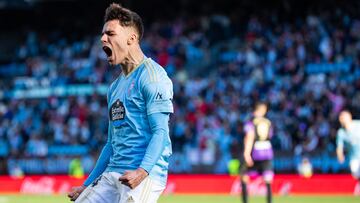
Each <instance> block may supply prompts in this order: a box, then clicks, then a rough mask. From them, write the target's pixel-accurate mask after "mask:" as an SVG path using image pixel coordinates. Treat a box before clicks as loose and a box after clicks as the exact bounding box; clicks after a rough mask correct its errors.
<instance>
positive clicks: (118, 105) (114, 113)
mask: <svg viewBox="0 0 360 203" xmlns="http://www.w3.org/2000/svg"><path fill="white" fill-rule="evenodd" d="M109 116H110V120H111V121H113V122H114V125H115V127H117V126H119V125H120V124H121V121H122V120H124V118H125V107H124V104H123V103H122V102H121V101H120V100H119V99H118V100H116V101H115V102H114V103H113V104H112V105H111V108H110V112H109Z"/></svg>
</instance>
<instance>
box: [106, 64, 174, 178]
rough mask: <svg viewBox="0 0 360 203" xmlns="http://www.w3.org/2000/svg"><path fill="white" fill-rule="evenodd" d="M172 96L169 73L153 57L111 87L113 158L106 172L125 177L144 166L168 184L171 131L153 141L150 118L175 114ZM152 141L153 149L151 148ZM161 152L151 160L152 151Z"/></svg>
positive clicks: (110, 119)
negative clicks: (124, 175)
mask: <svg viewBox="0 0 360 203" xmlns="http://www.w3.org/2000/svg"><path fill="white" fill-rule="evenodd" d="M172 97H173V85H172V82H171V80H170V79H169V77H168V76H167V73H166V71H165V70H164V69H163V68H162V67H161V66H160V65H159V64H157V63H156V62H154V61H153V60H152V59H150V58H146V59H144V61H143V62H142V63H141V64H140V65H139V66H138V67H137V68H136V69H134V70H133V71H132V72H131V73H129V74H128V75H127V76H125V75H124V74H121V75H120V76H119V77H118V79H117V80H115V81H114V82H113V83H112V84H111V86H110V88H109V92H108V110H109V133H108V136H109V138H108V139H109V141H110V142H111V146H112V155H111V157H110V161H109V164H108V166H107V168H106V171H107V172H118V173H121V174H123V173H124V171H125V170H135V169H137V168H139V167H142V168H144V169H145V170H146V171H147V172H148V173H149V175H150V177H152V178H154V179H156V180H158V181H160V182H161V183H163V184H165V183H166V180H167V171H168V158H169V156H170V155H171V153H172V149H171V141H170V138H169V132H168V130H167V132H166V133H165V134H166V136H164V137H165V138H164V139H160V140H154V141H151V138H152V136H153V134H152V132H151V128H150V127H151V126H150V124H149V122H150V121H149V115H152V114H155V113H167V114H169V113H173V105H172ZM166 125H167V123H166ZM150 142H152V144H151V147H152V148H153V149H148V146H149V144H150ZM154 146H155V147H154ZM159 149H161V150H162V152H160V153H158V154H160V155H159V156H160V157H151V156H152V151H153V150H155V151H156V150H159ZM155 154H156V153H155Z"/></svg>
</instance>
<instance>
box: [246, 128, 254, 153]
mask: <svg viewBox="0 0 360 203" xmlns="http://www.w3.org/2000/svg"><path fill="white" fill-rule="evenodd" d="M253 143H254V136H253V135H252V133H247V134H246V138H245V146H244V156H250V155H251V151H252V146H253Z"/></svg>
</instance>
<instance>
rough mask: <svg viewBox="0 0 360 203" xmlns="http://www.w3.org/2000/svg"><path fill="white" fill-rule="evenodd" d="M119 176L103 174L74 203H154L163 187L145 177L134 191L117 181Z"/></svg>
mask: <svg viewBox="0 0 360 203" xmlns="http://www.w3.org/2000/svg"><path fill="white" fill-rule="evenodd" d="M120 176H121V174H119V173H116V172H105V173H103V174H102V175H101V176H100V177H99V178H98V179H96V180H95V181H94V182H93V183H92V184H90V185H89V186H88V187H87V188H86V189H85V190H84V191H83V192H82V193H81V194H80V196H79V197H78V198H77V199H76V201H75V203H156V202H157V200H158V199H159V197H160V195H161V193H162V192H163V191H164V189H165V186H162V185H161V184H160V183H159V182H158V181H155V180H152V179H151V178H150V177H149V176H148V177H146V178H145V179H144V180H143V181H142V182H141V183H140V185H138V186H137V187H136V188H134V189H130V188H129V187H128V186H126V185H124V184H122V183H121V182H120V181H119V177H120Z"/></svg>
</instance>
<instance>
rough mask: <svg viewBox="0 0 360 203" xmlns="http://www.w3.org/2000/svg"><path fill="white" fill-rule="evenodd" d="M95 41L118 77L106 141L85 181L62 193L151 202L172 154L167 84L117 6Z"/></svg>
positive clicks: (139, 27) (132, 16) (136, 27)
mask: <svg viewBox="0 0 360 203" xmlns="http://www.w3.org/2000/svg"><path fill="white" fill-rule="evenodd" d="M104 21H105V24H104V27H103V30H102V37H101V43H102V47H103V50H104V52H105V53H106V55H107V60H108V62H109V64H110V65H112V66H115V65H120V66H121V69H122V73H121V75H120V76H119V77H118V78H117V79H116V80H115V81H114V82H113V83H112V84H111V85H110V88H109V91H108V95H107V101H108V111H109V127H108V141H107V143H106V145H105V146H104V148H103V150H102V152H101V154H100V156H99V158H98V161H97V163H96V165H95V167H94V169H93V170H92V172H91V173H90V175H89V177H88V178H87V180H86V181H85V182H84V183H83V185H82V186H80V187H75V188H73V189H72V191H71V192H70V193H69V194H68V196H69V197H70V199H71V200H73V201H75V202H78V203H88V202H92V203H97V202H101V203H115V202H116V203H118V202H119V203H123V202H124V203H125V202H135V203H153V202H157V200H158V198H159V196H160V194H161V193H162V191H163V190H164V188H165V184H166V181H167V172H168V159H169V156H170V154H171V153H172V149H171V141H170V138H169V126H168V121H169V115H170V114H171V113H173V105H172V97H173V90H172V89H173V86H172V82H171V80H170V79H169V77H168V76H167V74H166V72H165V70H164V69H163V68H162V67H161V66H160V65H159V64H157V63H156V62H154V61H153V60H152V59H151V58H147V57H146V56H145V55H144V54H143V52H142V50H141V48H140V45H139V43H140V41H141V38H142V35H143V24H142V20H141V18H140V17H139V15H138V14H136V13H135V12H133V11H131V10H129V9H126V8H124V7H122V6H120V5H119V4H114V3H113V4H111V5H110V6H109V7H108V8H107V9H106V12H105V19H104Z"/></svg>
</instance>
